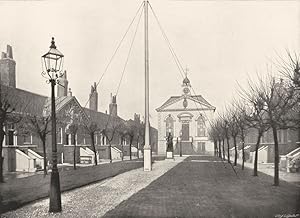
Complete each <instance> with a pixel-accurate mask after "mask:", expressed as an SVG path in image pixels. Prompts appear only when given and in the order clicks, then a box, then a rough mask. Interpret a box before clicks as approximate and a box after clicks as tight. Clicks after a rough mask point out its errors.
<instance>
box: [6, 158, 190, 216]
mask: <svg viewBox="0 0 300 218" xmlns="http://www.w3.org/2000/svg"><path fill="white" fill-rule="evenodd" d="M184 159H185V157H182V158H176V161H170V160H165V161H157V162H155V163H154V164H153V170H152V171H151V172H144V171H143V169H142V168H139V169H136V170H131V171H129V172H126V173H123V174H120V175H118V176H115V177H113V178H110V179H107V180H105V181H102V182H99V183H95V184H93V185H89V186H85V187H82V188H79V189H75V190H72V191H69V192H65V193H63V194H62V205H63V212H62V213H60V214H49V213H48V207H49V199H45V200H41V201H37V202H36V203H33V204H29V205H26V206H24V207H22V208H20V209H17V210H15V211H11V212H8V213H5V214H4V215H3V216H2V217H72V218H73V217H101V216H103V215H104V214H105V213H106V212H107V211H109V210H110V209H113V208H114V207H116V206H117V205H118V204H120V203H121V202H122V201H124V200H126V199H128V198H129V197H130V196H132V195H133V194H134V193H136V192H138V191H140V190H141V189H143V188H145V187H146V186H148V185H149V184H150V183H151V182H152V181H154V180H156V179H157V178H158V177H160V176H161V175H163V174H164V173H165V172H167V171H168V170H170V169H171V168H173V167H174V166H176V165H177V164H178V163H180V162H181V161H183V160H184ZM33 191H34V190H33Z"/></svg>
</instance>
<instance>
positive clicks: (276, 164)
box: [272, 125, 279, 186]
mask: <svg viewBox="0 0 300 218" xmlns="http://www.w3.org/2000/svg"><path fill="white" fill-rule="evenodd" d="M272 130H273V137H274V186H279V149H278V136H277V128H276V126H275V125H272Z"/></svg>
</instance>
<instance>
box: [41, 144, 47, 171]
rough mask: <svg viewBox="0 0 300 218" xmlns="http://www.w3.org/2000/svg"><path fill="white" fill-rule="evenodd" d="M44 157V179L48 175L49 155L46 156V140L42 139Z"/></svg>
mask: <svg viewBox="0 0 300 218" xmlns="http://www.w3.org/2000/svg"><path fill="white" fill-rule="evenodd" d="M42 145H43V156H44V177H45V176H46V175H47V172H48V171H47V154H46V138H44V139H42Z"/></svg>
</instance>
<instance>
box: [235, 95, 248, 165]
mask: <svg viewBox="0 0 300 218" xmlns="http://www.w3.org/2000/svg"><path fill="white" fill-rule="evenodd" d="M233 107H234V108H235V109H236V111H237V113H236V116H235V122H236V124H237V127H238V129H239V135H238V136H239V137H240V139H241V142H242V170H244V165H245V138H246V134H247V130H248V128H249V123H248V121H247V117H249V114H248V112H249V109H248V108H247V106H246V105H245V104H243V103H241V101H235V102H234V104H233Z"/></svg>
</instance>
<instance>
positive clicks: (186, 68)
mask: <svg viewBox="0 0 300 218" xmlns="http://www.w3.org/2000/svg"><path fill="white" fill-rule="evenodd" d="M188 72H189V68H188V67H187V66H186V67H185V72H184V74H185V77H187V74H188Z"/></svg>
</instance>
